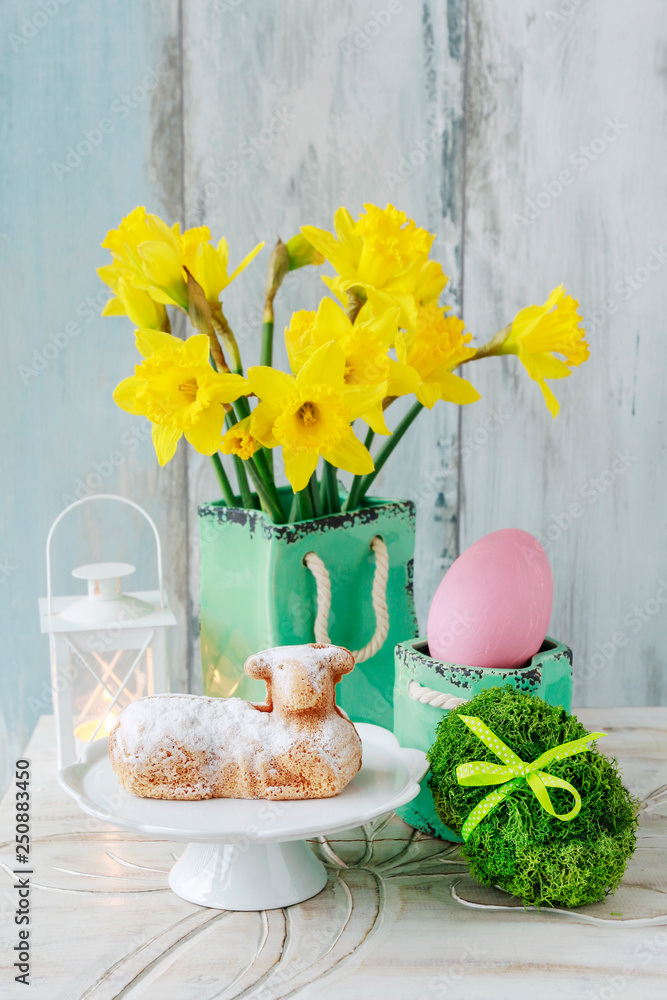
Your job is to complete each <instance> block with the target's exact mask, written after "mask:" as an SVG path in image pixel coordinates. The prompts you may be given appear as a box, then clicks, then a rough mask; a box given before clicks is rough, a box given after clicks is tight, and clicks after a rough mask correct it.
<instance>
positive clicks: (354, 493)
mask: <svg viewBox="0 0 667 1000" xmlns="http://www.w3.org/2000/svg"><path fill="white" fill-rule="evenodd" d="M374 437H375V431H373V430H371V428H370V427H369V428H368V434H367V435H366V440H365V441H364V444H365V446H366V447H367V448H368V449H370V446H371V445H372V443H373V438H374ZM363 481H364V477H363V476H355V477H354V479H353V480H352V486H351V487H350V492H349V493H348V495H347V499H346V501H345V503H344V504H343V510H344V511H348V510H356V507H357V504H358V503H359V495H360V492H361V487H362V484H363ZM339 509H340V508H339Z"/></svg>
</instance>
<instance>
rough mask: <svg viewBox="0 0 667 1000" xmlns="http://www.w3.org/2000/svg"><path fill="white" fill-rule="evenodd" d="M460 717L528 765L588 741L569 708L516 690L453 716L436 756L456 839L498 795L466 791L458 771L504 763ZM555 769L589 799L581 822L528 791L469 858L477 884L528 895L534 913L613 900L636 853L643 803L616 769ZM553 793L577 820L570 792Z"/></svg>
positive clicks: (515, 796) (581, 763) (485, 830)
mask: <svg viewBox="0 0 667 1000" xmlns="http://www.w3.org/2000/svg"><path fill="white" fill-rule="evenodd" d="M459 715H475V716H478V717H479V718H480V719H482V721H483V722H485V723H486V725H487V726H488V727H489V729H491V730H492V731H493V732H494V733H495V734H496V735H497V736H499V737H500V739H501V740H503V742H504V743H506V744H507V745H508V746H509V747H510V748H511V749H512V750H513V751H514V752H515V753H516V754H518V756H519V757H520V758H521V759H522V760H523V761H526V762H527V763H530V762H532V761H534V760H536V759H537V758H538V757H539V756H540V755H541V754H542V753H544V752H545V751H546V750H550V749H551V748H552V747H555V746H557V745H558V744H561V743H568V742H570V741H571V740H577V739H580V738H581V737H582V736H586V735H587V730H586V729H585V728H584V727H583V726H582V725H581V723H580V722H579V721H578V720H577V719H576V718H575V716H573V715H568V713H567V712H565V710H564V709H562V708H559V707H554V706H552V705H549V704H547V703H546V702H545V701H542V699H541V698H536V697H532V696H530V695H526V694H522V693H520V692H518V691H515V690H514V689H513V688H511V687H504V688H500V687H497V688H491V689H490V690H487V691H483V692H482V693H480V694H478V695H476V696H475V697H474V698H473V699H472V700H471V701H469V702H467V703H466V704H465V705H462V706H461V707H460V708H457V709H454V710H453V711H451V712H449V713H448V715H446V716H444V717H443V719H442V721H441V722H440V724H439V725H438V729H437V731H436V739H435V743H434V744H433V746H432V747H431V749H430V750H429V753H428V757H429V761H430V763H431V777H430V787H431V791H432V793H433V798H434V800H435V806H436V810H437V813H438V816H439V817H440V819H441V820H442V822H443V823H445V824H446V825H447V826H448V827H449V828H450V829H451V830H454V831H455V832H456V833H460V831H461V827H462V826H463V823H464V821H465V819H466V817H467V815H468V813H469V812H470V811H471V810H472V809H473V808H474V806H476V805H477V803H478V802H480V801H481V800H482V799H483V798H484V797H485V796H486V795H487V794H488V793H489V792H491V791H492V790H493V788H494V787H498V786H492V785H488V786H484V787H481V788H466V787H464V786H462V785H459V784H458V782H457V780H456V768H457V766H458V765H459V764H463V763H465V762H467V761H473V760H481V761H489V762H492V763H494V764H499V763H501V761H499V760H498V758H497V757H496V755H495V754H494V753H493V752H492V751H491V750H489V749H488V748H487V747H486V746H485V745H484V744H483V743H482V742H481V740H479V739H478V737H477V736H475V734H474V733H473V732H472V731H471V730H470V729H469V728H468V727H467V726H466V725H465V723H464V722H462V721H461V719H459V718H458V716H459ZM593 746H595V744H593ZM545 770H546V771H548V773H549V774H553V775H555V776H556V777H559V778H563V779H564V780H565V781H569V782H570V783H571V784H572V785H574V787H575V788H576V789H577V790H578V791H579V794H580V795H581V799H582V806H581V811H580V812H579V815H578V816H576V817H575V819H573V820H571V821H569V822H563V821H562V820H559V819H556V817H554V816H550V815H549V813H547V812H546V811H545V810H544V809H542V807H541V806H540V804H539V802H538V801H537V799H536V797H535V795H534V794H533V792H532V791H531V790H530V788H529V786H528V785H527V784H525V785H523V786H521V787H520V788H519V789H517V790H516V791H515V792H513V793H512V794H511V795H509V796H508V797H507V798H506V799H505V800H504V801H503V802H502V803H501V804H500V805H499V806H497V807H496V808H495V809H493V810H492V811H491V812H490V813H489V814H488V815H487V816H486V817H485V818H484V819H483V820H482V821H481V822H480V823H479V824H478V825H477V827H476V828H475V829H474V830H473V832H472V833H471V835H470V838H469V839H468V841H467V843H466V844H464V845H463V848H462V851H463V855H464V857H465V859H466V861H467V863H468V865H469V868H470V873H471V874H472V875H473V876H474V877H475V878H476V879H478V880H479V881H480V882H482V883H483V884H484V885H495V886H498V887H499V888H501V889H504V890H505V891H506V892H510V893H512V894H513V895H515V896H520V897H521V899H522V900H523V902H524V904H525V905H535V906H568V907H570V906H582V905H583V904H585V903H592V902H595V901H596V900H599V899H601V898H602V897H603V896H605V895H606V894H607V893H609V892H613V891H614V889H615V888H616V887H617V886H618V884H619V882H620V880H621V878H622V876H623V872H624V871H625V866H626V863H627V860H628V858H629V857H630V856H631V854H632V852H633V850H634V848H635V831H636V827H637V812H638V809H639V803H638V801H637V800H636V799H634V798H633V797H632V796H631V795H630V793H629V792H628V790H627V789H626V788H625V787H624V786H623V783H622V781H621V777H620V774H619V771H618V765H617V763H616V761H615V760H613V759H611V758H609V757H606V756H605V755H604V754H602V753H599V752H598V751H597V750H596V749H591V750H588V751H586V752H584V753H580V754H578V755H576V756H574V757H568V758H567V759H565V760H560V761H554V762H553V763H552V764H550V765H549V766H548V767H547V768H545ZM548 791H549V796H550V798H551V801H552V803H553V805H554V808H555V810H556V812H558V813H566V812H569V810H570V809H571V808H572V806H573V801H572V796H571V795H570V793H569V792H567V791H566V790H564V789H560V788H550V789H549V790H548Z"/></svg>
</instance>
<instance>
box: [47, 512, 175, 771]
mask: <svg viewBox="0 0 667 1000" xmlns="http://www.w3.org/2000/svg"><path fill="white" fill-rule="evenodd" d="M91 500H116V501H117V502H119V503H123V504H127V505H128V506H129V507H133V508H134V509H135V510H138V511H139V513H140V514H142V515H143V517H145V518H146V520H147V521H148V523H149V524H150V526H151V528H152V529H153V535H154V536H155V545H156V549H157V573H158V589H157V590H149V591H142V592H141V593H136V592H133V593H125V592H124V591H123V589H122V587H121V580H123V578H125V577H127V576H129V575H130V574H131V573H133V572H134V566H131V565H130V564H129V563H91V564H89V565H87V566H79V567H78V568H77V569H75V570H73V571H72V575H73V576H74V577H76V578H77V579H79V580H86V581H87V585H88V593H87V594H86V595H85V596H84V595H82V594H79V595H77V596H74V597H54V596H53V593H52V588H51V540H52V538H53V533H54V531H55V529H56V527H57V526H58V524H59V523H60V522H61V521H62V519H63V518H64V517H65V515H66V514H69V512H70V511H71V510H73V509H74V508H75V507H79V506H80V505H81V504H84V503H87V502H88V501H91ZM46 575H47V596H46V597H42V598H40V600H39V610H40V621H41V630H42V632H48V634H49V643H50V650H51V683H52V688H53V706H54V712H55V717H56V732H57V738H58V766H59V767H60V768H62V767H65V766H66V765H67V764H71V763H72V762H73V761H75V760H77V759H78V758H79V757H80V756H81V754H82V752H83V749H84V748H85V747H86V745H87V744H88V743H91V742H92V741H93V740H96V739H99V738H100V737H103V736H107V735H108V733H109V732H110V731H111V729H112V728H113V725H114V723H115V721H116V718H117V716H118V713H119V712H120V711H121V710H122V709H123V708H125V707H126V705H129V704H130V703H131V702H133V701H136V700H137V699H138V698H143V697H144V696H145V695H149V694H158V693H162V692H165V691H168V690H169V676H168V671H167V657H166V643H165V632H166V629H167V627H168V626H170V625H175V624H176V619H175V618H174V615H173V613H172V611H171V609H170V608H169V605H168V603H167V600H166V598H165V594H164V588H163V585H162V549H161V546H160V536H159V534H158V530H157V528H156V526H155V523H154V522H153V520H152V519H151V518H150V517H149V516H148V514H147V513H146V511H145V510H143V509H142V508H141V507H140V506H139V505H138V504H136V503H134V502H133V501H132V500H126V499H125V498H124V497H117V496H113V495H111V494H99V495H96V496H90V497H84V498H83V499H82V500H77V501H75V503H73V504H71V505H70V506H69V507H67V508H66V509H65V510H64V511H62V513H61V514H59V515H58V517H57V518H56V519H55V521H54V522H53V524H52V525H51V530H50V531H49V535H48V538H47V541H46Z"/></svg>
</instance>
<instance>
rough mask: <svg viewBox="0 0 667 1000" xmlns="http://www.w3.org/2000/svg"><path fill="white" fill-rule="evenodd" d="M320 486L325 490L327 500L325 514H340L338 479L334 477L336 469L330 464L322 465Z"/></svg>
mask: <svg viewBox="0 0 667 1000" xmlns="http://www.w3.org/2000/svg"><path fill="white" fill-rule="evenodd" d="M322 484H323V485H324V488H325V496H326V499H327V513H328V514H338V513H340V495H339V493H338V478H337V476H336V467H335V466H334V465H331V463H330V462H325V463H324V471H323V473H322Z"/></svg>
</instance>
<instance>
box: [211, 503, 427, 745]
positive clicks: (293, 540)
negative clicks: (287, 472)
mask: <svg viewBox="0 0 667 1000" xmlns="http://www.w3.org/2000/svg"><path fill="white" fill-rule="evenodd" d="M290 496H291V493H290ZM286 501H287V498H286ZM199 525H200V536H201V571H200V596H199V600H200V619H199V620H200V633H201V654H202V668H203V675H204V691H205V693H206V694H208V695H212V696H223V697H230V696H232V695H234V696H237V697H240V698H246V699H249V700H251V701H263V700H264V697H265V693H266V692H265V686H264V684H263V683H262V682H261V681H254V680H251V679H250V678H249V677H247V676H246V675H245V674H244V672H243V664H244V662H245V660H246V658H247V657H248V656H250V655H251V653H255V652H257V650H259V649H267V648H268V647H270V646H282V645H290V644H292V643H304V642H313V641H314V630H313V627H314V621H315V614H316V610H317V592H316V586H315V581H314V578H313V575H312V573H311V572H310V570H309V569H308V568H307V567H306V566H305V565H304V561H303V560H304V556H305V555H306V554H307V553H308V552H315V553H317V555H318V556H319V557H320V558H321V559H322V560H323V562H324V564H325V566H326V567H327V569H328V571H329V575H330V579H331V591H332V598H331V611H330V614H329V636H330V639H331V641H332V642H333V643H336V644H338V645H341V646H346V647H347V648H348V649H352V650H355V649H361V648H362V647H363V646H365V645H366V643H367V642H368V641H369V640H370V638H371V636H372V635H373V633H374V631H375V615H374V612H373V607H372V603H371V588H372V584H373V575H374V571H375V557H374V555H373V552H372V551H371V547H370V543H371V541H372V539H373V538H374V537H375V536H376V535H380V536H381V537H382V539H383V540H384V542H385V544H386V546H387V551H388V556H389V580H388V585H387V607H388V612H389V634H388V636H387V638H386V640H385V642H384V644H383V645H382V647H381V648H380V650H379V651H378V652H377V653H376V654H375V656H373V657H372V658H371V659H369V660H367V661H366V662H365V663H360V664H358V665H357V666H356V668H355V669H354V670H353V671H352V673H351V674H348V675H347V676H345V677H343V679H342V680H341V682H340V684H339V686H338V693H337V700H338V704H339V705H340V706H341V708H343V710H344V711H346V712H347V713H348V715H349V716H350V718H352V719H353V720H354V721H357V722H372V723H375V724H377V725H381V726H385V727H386V728H388V729H391V728H392V727H393V687H394V647H395V645H396V643H397V642H399V641H401V640H404V639H405V638H406V636H416V635H417V624H416V618H415V610H414V599H413V592H412V568H413V557H414V532H415V508H414V504H413V503H411V502H410V501H408V500H401V501H391V500H381V499H369V500H368V502H367V503H366V505H365V506H364V507H363V508H362V509H361V510H357V511H352V512H350V513H349V514H333V515H329V516H327V517H321V518H316V519H314V520H311V521H304V522H302V523H299V524H287V525H278V524H273V523H272V522H271V521H270V519H269V518H268V517H267V516H266V515H265V514H264V513H263V512H261V511H256V510H241V509H239V508H235V507H225V506H224V505H223V504H222V503H210V504H204V505H203V506H201V507H200V508H199Z"/></svg>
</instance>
